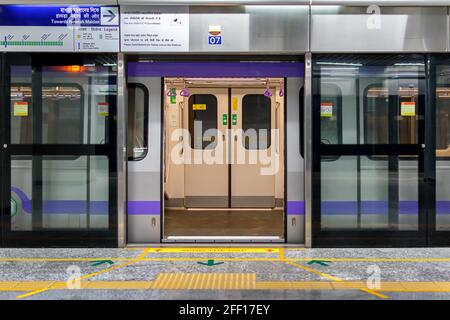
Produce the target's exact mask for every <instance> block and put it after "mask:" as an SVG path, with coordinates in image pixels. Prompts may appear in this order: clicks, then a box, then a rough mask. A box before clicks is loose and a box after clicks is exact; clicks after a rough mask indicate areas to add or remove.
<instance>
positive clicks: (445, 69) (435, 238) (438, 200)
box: [427, 55, 450, 246]
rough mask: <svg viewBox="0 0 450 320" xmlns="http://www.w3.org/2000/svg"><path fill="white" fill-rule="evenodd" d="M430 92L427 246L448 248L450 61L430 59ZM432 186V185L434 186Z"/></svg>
mask: <svg viewBox="0 0 450 320" xmlns="http://www.w3.org/2000/svg"><path fill="white" fill-rule="evenodd" d="M431 61H432V63H431V71H430V75H431V79H430V80H431V86H430V87H431V90H433V91H434V95H432V96H434V105H435V108H432V109H430V118H433V119H435V122H434V123H430V124H429V125H430V129H431V130H430V131H434V132H435V133H436V136H435V141H430V142H427V144H430V145H433V143H434V145H435V153H434V154H433V155H432V157H430V159H431V164H432V165H431V168H430V171H431V173H430V175H429V176H430V179H429V181H430V182H431V183H430V192H429V198H430V200H431V201H432V203H431V205H429V209H428V210H429V217H428V224H429V226H428V230H429V237H430V239H429V244H430V245H432V246H448V245H450V180H449V179H450V169H449V168H450V77H449V72H450V60H449V59H448V58H447V57H445V56H441V55H436V56H433V57H432V59H431ZM432 182H435V184H433V183H432Z"/></svg>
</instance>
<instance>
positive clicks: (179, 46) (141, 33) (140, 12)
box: [120, 6, 189, 52]
mask: <svg viewBox="0 0 450 320" xmlns="http://www.w3.org/2000/svg"><path fill="white" fill-rule="evenodd" d="M120 30H121V47H120V48H121V51H124V52H137V51H140V52H155V51H156V52H173V51H189V7H188V6H122V7H121V15H120Z"/></svg>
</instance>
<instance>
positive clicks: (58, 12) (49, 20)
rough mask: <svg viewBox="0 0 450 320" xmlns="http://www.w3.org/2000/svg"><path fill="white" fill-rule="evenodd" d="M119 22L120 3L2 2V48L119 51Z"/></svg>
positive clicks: (19, 49) (6, 49)
mask: <svg viewBox="0 0 450 320" xmlns="http://www.w3.org/2000/svg"><path fill="white" fill-rule="evenodd" d="M119 23H120V20H119V7H117V6H86V5H84V6H77V5H71V6H43V5H30V6H29V5H0V51H16V52H17V51H27V52H28V51H40V52H44V51H45V52H46V51H84V52H118V50H119V38H120V37H119ZM31 27H32V28H31Z"/></svg>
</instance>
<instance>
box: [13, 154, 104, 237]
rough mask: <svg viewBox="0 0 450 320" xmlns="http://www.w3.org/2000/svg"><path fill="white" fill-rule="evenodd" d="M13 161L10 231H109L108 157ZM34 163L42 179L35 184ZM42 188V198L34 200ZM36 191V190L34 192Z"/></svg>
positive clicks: (37, 158)
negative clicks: (37, 190)
mask: <svg viewBox="0 0 450 320" xmlns="http://www.w3.org/2000/svg"><path fill="white" fill-rule="evenodd" d="M56 158H57V157H55V156H52V157H51V159H49V158H48V157H45V156H44V157H39V156H33V157H32V156H28V157H23V156H22V157H20V158H19V157H13V159H12V161H11V216H12V217H11V230H12V231H32V230H50V229H74V230H84V229H107V228H108V223H109V171H108V170H109V169H108V158H107V157H105V156H80V157H78V158H76V159H71V160H68V159H64V157H61V158H62V159H63V160H57V159H56ZM33 161H42V168H43V170H42V176H41V179H40V180H38V181H33V180H32V179H33V178H32V174H33ZM40 184H42V197H41V198H39V199H36V198H34V199H33V198H32V196H33V189H35V188H37V187H38V186H39V185H40ZM35 190H36V189H35ZM37 194H39V193H37Z"/></svg>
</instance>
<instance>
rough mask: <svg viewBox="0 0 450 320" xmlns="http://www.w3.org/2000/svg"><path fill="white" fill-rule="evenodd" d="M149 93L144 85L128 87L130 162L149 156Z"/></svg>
mask: <svg viewBox="0 0 450 320" xmlns="http://www.w3.org/2000/svg"><path fill="white" fill-rule="evenodd" d="M147 121H148V91H147V88H146V87H144V86H143V85H135V84H131V85H129V87H128V160H140V159H143V158H145V156H146V155H147V149H148V148H147V132H145V129H146V123H147Z"/></svg>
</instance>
